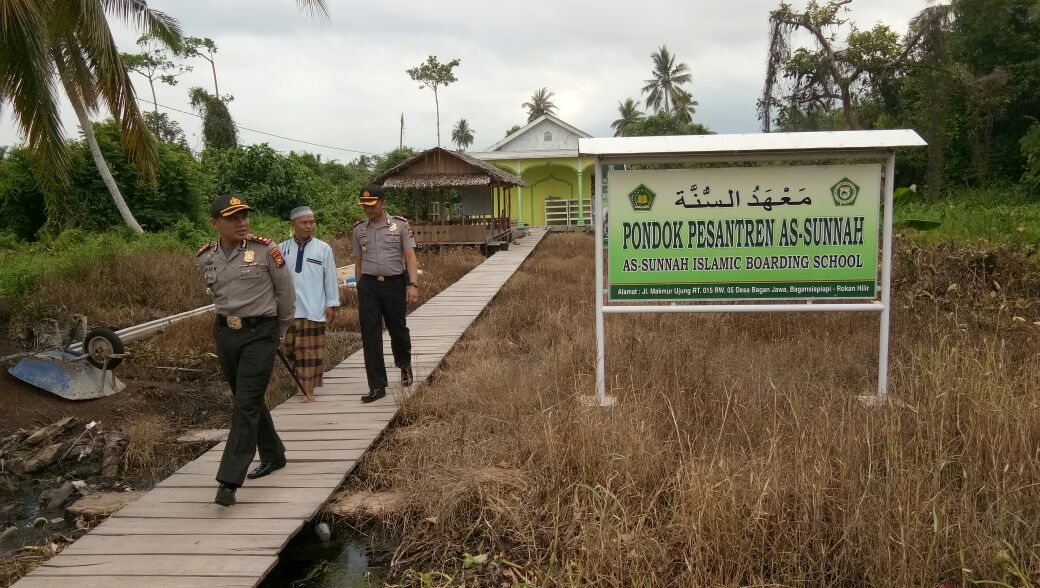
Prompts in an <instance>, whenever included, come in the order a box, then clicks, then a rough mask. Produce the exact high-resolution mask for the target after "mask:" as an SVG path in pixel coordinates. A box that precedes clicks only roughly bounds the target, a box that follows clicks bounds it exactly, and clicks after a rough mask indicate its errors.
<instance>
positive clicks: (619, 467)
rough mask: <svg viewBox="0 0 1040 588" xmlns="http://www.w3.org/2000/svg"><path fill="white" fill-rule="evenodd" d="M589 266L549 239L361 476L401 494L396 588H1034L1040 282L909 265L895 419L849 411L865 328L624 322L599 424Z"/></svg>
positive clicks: (861, 408)
mask: <svg viewBox="0 0 1040 588" xmlns="http://www.w3.org/2000/svg"><path fill="white" fill-rule="evenodd" d="M592 247H593V244H592V239H591V238H590V237H588V236H578V235H568V236H550V237H549V238H548V239H547V240H546V242H544V243H543V245H542V246H540V247H539V249H538V250H537V251H536V252H535V253H534V254H533V256H532V258H531V259H530V260H529V261H528V262H527V263H526V264H525V265H524V267H523V268H521V271H520V272H518V273H517V274H516V275H515V276H514V278H513V279H512V280H511V281H510V282H509V283H508V284H507V286H506V287H505V289H504V290H503V292H502V293H501V294H500V296H499V298H497V299H496V300H495V301H494V303H493V304H492V305H491V306H490V307H489V309H488V311H487V312H486V314H485V315H484V316H483V317H482V318H481V319H480V320H479V321H478V322H477V323H476V324H475V325H474V327H473V328H471V330H470V331H469V332H468V333H467V335H466V336H465V338H464V339H463V340H462V341H461V342H460V345H459V346H458V348H457V349H456V351H454V352H452V353H451V354H450V355H449V356H448V357H447V359H446V363H445V364H444V368H443V369H442V370H441V371H439V372H438V373H437V374H436V376H435V379H434V380H433V381H432V382H431V384H430V385H429V386H428V387H427V388H426V389H425V390H423V391H422V392H421V393H420V394H418V395H417V396H415V397H414V399H413V400H412V401H410V402H409V403H408V405H407V406H406V408H405V410H404V413H403V415H402V417H403V418H402V423H401V425H402V426H401V427H399V428H397V429H395V430H392V431H390V432H389V433H388V435H387V436H386V437H385V439H384V441H383V442H382V443H381V444H380V446H379V448H378V449H377V450H376V451H375V452H373V453H372V454H370V455H369V457H368V458H367V460H366V463H365V466H364V468H363V470H362V477H361V478H360V479H359V480H356V481H355V482H354V484H355V485H356V486H357V487H359V488H366V489H372V490H393V491H395V492H402V493H404V495H406V496H407V497H408V498H409V503H410V508H408V509H406V510H405V511H404V512H402V513H399V514H396V515H394V516H391V517H390V518H389V520H388V522H387V523H386V525H387V527H388V529H389V531H390V532H391V533H392V534H393V535H394V536H395V537H396V538H397V539H398V540H399V544H398V545H399V546H398V549H397V552H396V553H395V559H394V562H395V563H394V573H395V574H396V576H397V578H398V579H399V580H400V581H401V582H403V583H404V584H408V585H420V584H422V583H423V582H425V580H422V578H428V579H430V580H431V581H432V580H435V579H436V578H441V580H443V579H444V578H449V579H450V580H451V582H450V583H453V585H457V584H459V583H467V582H468V583H472V582H478V583H479V582H484V581H485V580H486V581H493V582H495V583H496V584H497V583H498V582H499V580H501V578H500V577H499V576H498V575H493V576H488V575H487V574H488V573H489V569H490V568H489V567H488V566H489V565H490V564H491V563H494V564H495V566H497V567H495V568H494V572H495V574H500V573H501V572H502V570H503V569H507V568H508V569H512V570H517V571H516V572H515V573H514V577H515V578H517V579H516V581H517V582H520V583H521V584H523V582H531V583H532V585H539V586H543V585H544V586H554V585H576V584H597V585H611V586H620V585H661V586H679V585H682V586H748V585H754V586H763V585H785V586H790V585H819V586H862V585H874V586H936V585H939V584H942V583H944V582H950V583H952V584H954V585H961V586H967V585H969V584H971V583H973V582H978V581H982V580H991V581H1001V582H1006V583H1007V584H1008V585H1010V586H1026V585H1028V584H1027V583H1026V581H1025V580H1023V578H1027V579H1031V581H1033V582H1036V581H1037V576H1038V575H1040V547H1038V546H1040V525H1037V524H1036V522H1037V521H1038V520H1040V355H1038V352H1040V326H1037V325H1034V324H1033V322H1034V321H1040V312H1038V308H1037V306H1036V305H1035V303H1033V302H1031V301H1030V300H1029V299H1030V298H1033V294H1032V292H1033V290H1032V288H1033V286H1032V284H1035V283H1036V282H1035V280H1036V277H1037V276H1036V275H1035V274H1031V273H1029V272H1031V271H1033V270H1031V269H1029V267H1026V266H1019V267H1018V268H1015V267H1014V266H1013V265H1011V264H1006V263H1004V262H1003V261H1001V260H1000V259H998V260H996V261H994V264H995V265H993V266H992V267H994V268H1003V269H1002V270H1000V271H990V272H989V273H986V272H979V271H977V270H978V267H979V266H978V265H977V264H976V263H975V262H973V261H971V260H972V259H976V258H973V257H972V256H963V255H961V254H960V253H958V250H956V249H950V250H941V249H940V250H920V251H916V252H914V251H913V250H911V251H909V252H906V251H905V250H904V253H902V254H901V255H907V254H910V255H911V257H910V258H909V259H907V258H903V259H902V260H901V263H902V264H903V265H901V266H900V268H901V269H900V270H899V273H898V275H899V276H900V281H899V283H898V286H899V290H898V292H897V297H896V298H897V300H898V301H899V305H898V306H897V309H896V313H895V316H894V317H893V339H892V352H891V360H892V361H891V363H892V374H891V388H890V390H891V394H892V395H893V397H895V398H896V399H898V400H899V401H900V402H899V403H893V404H890V405H888V406H886V407H883V408H871V407H868V406H865V405H863V404H861V403H860V402H858V401H857V400H856V396H857V395H861V394H873V393H874V391H875V386H876V370H877V328H878V323H877V319H876V317H870V316H865V315H861V314H851V313H850V314H834V315H826V316H824V315H813V316H794V315H769V316H751V315H718V316H682V315H652V316H650V315H648V316H611V317H608V321H607V334H608V339H607V371H608V374H610V383H609V386H610V390H611V393H612V394H614V395H616V396H617V397H618V400H619V403H618V406H617V407H615V408H613V409H611V410H599V409H588V408H586V407H584V406H583V405H582V404H581V403H580V402H579V399H580V397H581V396H583V395H588V394H592V393H593V391H594V381H593V371H592V370H593V366H594V361H593V359H594V339H593V332H592V325H593V320H592V304H593V295H592V286H593V280H592V270H593V265H592V263H591V258H592V253H593V252H592ZM915 256H916V257H915ZM997 257H998V258H1000V257H1001V254H999V253H998V254H997ZM983 258H985V256H983V257H982V258H978V259H983ZM914 260H918V261H925V262H927V264H931V267H934V271H935V272H936V273H937V274H939V275H944V276H946V277H945V278H943V279H945V280H949V282H950V283H958V284H959V285H960V287H961V288H963V291H964V292H965V294H964V295H963V296H961V295H957V296H949V295H948V294H949V290H950V289H949V286H948V285H947V286H945V288H946V292H944V293H942V296H935V295H934V294H935V292H936V285H937V284H939V282H935V281H930V280H931V278H928V277H927V274H929V273H930V272H932V271H933V270H932V269H930V268H929V265H923V266H920V267H918V268H917V269H918V271H916V273H912V274H908V273H903V272H907V271H908V269H907V268H913V267H914V266H913V263H914ZM958 264H961V265H960V267H963V268H966V269H965V271H964V272H960V273H957V272H954V275H953V276H949V275H947V274H948V273H950V269H949V268H952V267H958ZM983 265H985V264H983ZM1002 272H1003V273H1002ZM969 276H974V278H973V279H970V280H969V279H966V278H967V277H969ZM998 276H999V277H998ZM990 278H994V279H996V280H997V281H998V283H999V284H1000V288H999V289H998V290H996V291H997V294H996V295H994V296H991V294H990V292H991V291H993V289H992V288H988V287H984V286H983V284H984V283H986V282H987V281H988V280H989V279H990ZM940 281H941V280H940ZM929 284H931V285H929ZM938 288H939V289H941V288H943V286H938ZM924 291H931V292H932V293H933V296H931V297H930V296H926V295H922V294H921V292H924ZM940 298H941V299H942V300H938V299H940ZM1019 298H1021V299H1022V300H1023V302H1022V304H1021V305H1020V306H1015V305H1016V304H1018V302H1017V301H1018V300H1019ZM1033 299H1035V298H1033ZM1002 307H1003V308H1005V310H1004V311H1001V310H1000V309H1001V308H1002ZM1012 307H1015V310H1014V311H1012V310H1011V308H1012ZM994 313H997V314H994ZM1000 313H1003V314H1000ZM1016 313H1021V314H1016ZM976 315H977V316H987V317H989V318H988V319H987V320H966V317H968V316H976ZM1016 316H1019V317H1020V318H1022V319H1023V320H1015V318H1014V317H1016ZM466 554H470V555H471V558H470V559H469V560H468V561H470V563H471V565H470V566H465V565H463V563H464V562H465V561H467V558H466V557H465V556H466ZM475 554H483V555H485V556H486V557H484V558H483V559H482V560H481V562H480V563H473V561H474V560H473V559H472V556H473V555H475ZM511 562H515V563H511ZM520 570H522V574H521V575H522V577H523V580H520V579H519V578H520V576H519V575H517V574H520ZM435 576H436V578H435ZM437 583H438V582H434V584H437Z"/></svg>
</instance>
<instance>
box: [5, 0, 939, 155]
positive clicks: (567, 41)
mask: <svg viewBox="0 0 1040 588" xmlns="http://www.w3.org/2000/svg"><path fill="white" fill-rule="evenodd" d="M330 4H331V13H332V14H331V21H329V22H321V21H316V20H313V19H311V18H309V17H308V16H306V15H305V14H301V13H299V12H298V11H297V9H296V3H295V2H293V1H292V0H205V1H203V0H152V1H151V2H150V5H151V6H153V7H154V8H157V9H160V10H163V11H165V12H167V13H169V14H170V15H172V16H174V17H176V18H179V19H180V20H181V22H182V24H183V26H184V30H185V33H186V34H188V35H194V36H200V37H211V38H213V39H214V40H215V41H216V42H217V44H218V45H219V47H220V51H219V53H218V54H217V73H218V76H219V80H220V88H221V91H222V92H224V93H230V94H233V95H234V96H235V101H234V102H232V103H231V105H230V109H231V113H232V115H233V116H234V117H235V120H236V121H237V122H238V123H239V124H240V125H242V126H245V127H249V128H253V129H260V130H264V131H268V132H271V133H274V134H278V135H284V136H288V137H295V138H300V139H306V140H309V141H313V142H315V143H321V144H324V145H331V146H338V147H347V148H353V149H360V150H364V151H370V152H384V151H386V150H388V149H391V148H393V147H396V146H397V141H398V125H399V121H400V116H401V113H402V112H403V113H404V115H405V127H406V128H405V143H406V144H409V145H412V146H415V147H420V148H421V147H428V146H431V145H433V144H435V143H436V136H435V122H434V100H433V95H432V92H431V91H429V90H419V89H418V87H417V84H416V83H415V82H412V81H411V80H410V79H409V78H408V76H407V74H406V73H405V69H407V68H409V67H412V66H415V65H417V64H419V63H420V62H422V61H423V60H425V58H426V56H427V55H437V56H439V57H440V58H441V60H442V61H446V60H449V59H451V58H455V57H457V58H459V59H461V60H462V64H461V66H460V67H459V68H458V69H457V70H456V71H457V75H458V77H459V82H457V83H455V84H452V85H450V86H448V87H446V88H443V89H442V90H441V92H440V98H441V139H442V143H445V144H447V143H449V139H450V135H451V126H452V125H453V124H454V123H455V122H456V121H457V120H458V119H459V118H463V117H464V118H466V119H468V120H469V122H470V125H471V126H472V127H473V128H474V129H475V130H476V142H475V145H474V147H475V148H482V147H486V146H488V145H491V144H493V143H495V142H496V141H498V140H499V139H501V138H502V136H503V134H504V132H505V130H506V129H507V128H509V127H511V126H512V125H514V124H517V123H523V122H524V112H523V110H522V109H521V108H520V105H521V103H522V102H524V101H525V100H526V99H527V97H529V96H530V95H531V93H532V92H533V91H534V90H536V89H537V88H540V87H542V86H547V87H548V88H549V89H551V90H552V91H553V92H555V94H556V95H555V98H554V101H555V102H556V104H557V106H558V107H559V114H560V116H561V117H562V118H564V119H565V120H567V121H568V122H570V123H572V124H574V125H575V126H577V127H579V128H582V129H584V130H586V131H588V132H590V133H592V134H593V135H608V134H609V133H610V127H609V125H610V121H612V120H613V119H614V118H616V114H617V110H616V109H617V103H618V101H619V100H623V99H625V98H627V97H632V98H636V99H640V98H641V97H640V95H639V88H640V87H642V85H643V80H644V79H645V78H646V77H647V76H648V72H649V69H650V53H651V52H652V51H654V50H655V49H656V48H657V47H658V46H660V45H662V44H666V45H667V46H668V48H669V49H670V50H671V51H672V52H673V53H675V54H676V55H677V56H678V57H679V59H680V60H681V61H684V62H686V63H688V64H689V65H690V68H691V70H692V73H693V85H692V90H693V93H694V97H695V99H696V100H698V101H699V102H700V106H699V107H698V110H697V116H696V119H697V120H698V122H701V123H704V124H706V125H708V126H709V127H712V128H713V129H715V130H716V131H718V132H753V131H755V130H756V129H757V128H758V121H757V120H756V118H755V100H756V98H757V97H758V94H759V92H760V90H761V83H762V75H763V71H764V62H765V50H766V48H765V45H766V35H767V30H768V27H767V22H766V21H767V18H768V13H769V10H771V9H773V8H775V7H776V6H777V2H776V1H769V0H732V1H725V0H711V1H700V2H692V1H685V2H683V1H678V0H675V1H663V0H647V1H643V2H635V3H633V2H618V1H616V0H608V1H604V2H590V1H586V0H570V1H561V0H557V1H555V2H550V1H546V0H531V1H529V2H526V3H519V4H517V3H513V4H509V3H487V2H477V1H475V0H441V1H440V2H436V3H415V2H405V1H403V0H386V1H384V2H377V1H375V0H360V1H357V0H355V1H350V2H347V1H333V2H331V3H330ZM796 5H797V3H796ZM926 5H927V4H926V2H925V0H912V1H906V0H860V1H859V2H857V3H855V4H853V5H852V12H851V16H853V17H854V20H855V21H856V22H857V23H858V24H859V25H860V26H861V27H863V28H866V27H870V26H873V25H874V24H875V23H877V22H884V23H887V24H889V25H890V26H892V27H893V28H895V29H896V30H897V31H898V32H904V31H905V28H906V23H907V22H908V21H909V19H910V18H911V17H912V16H913V15H914V14H916V13H917V12H918V11H920V10H921V9H922V8H924V7H925V6H926ZM116 35H117V41H118V42H119V44H120V47H121V48H122V49H123V50H124V51H133V50H134V49H135V46H134V41H135V39H136V37H137V33H136V32H134V31H130V30H126V29H125V28H124V27H122V26H118V27H116ZM193 64H194V65H195V71H193V72H191V73H190V74H188V75H186V76H184V77H183V78H182V82H181V83H180V84H179V85H177V86H175V87H172V88H171V87H168V86H161V87H159V88H157V93H158V97H159V102H160V104H165V105H168V106H172V107H175V108H179V109H182V110H190V109H189V108H188V105H187V99H186V91H187V89H188V88H189V87H190V86H192V85H200V86H202V87H204V88H207V89H212V83H213V82H212V77H211V74H210V71H209V64H208V63H206V62H204V61H201V60H194V63H193ZM138 90H139V92H140V96H141V97H142V98H150V93H149V92H148V89H147V85H146V84H144V83H142V84H140V85H139V86H138ZM170 114H171V116H172V117H173V118H174V119H175V120H177V121H179V122H180V124H181V125H182V126H183V127H184V129H185V131H186V133H187V134H188V135H189V141H190V142H191V143H192V144H193V145H196V146H198V145H200V144H201V140H200V139H199V136H198V134H199V120H198V119H196V118H193V117H191V116H189V115H183V114H178V113H170ZM64 120H65V124H66V126H67V129H69V130H70V132H74V129H75V117H74V116H73V114H72V112H71V110H70V109H66V112H65V113H64ZM19 140H20V139H19V137H18V133H17V129H16V128H15V127H14V125H13V123H12V121H11V119H10V118H9V117H8V116H6V115H3V116H2V117H0V144H10V143H15V142H18V141H19ZM241 140H242V141H243V142H248V143H252V142H261V141H267V142H269V143H271V145H272V146H273V147H275V148H276V149H280V150H284V151H288V150H290V149H296V150H303V151H313V152H318V153H321V154H322V155H323V156H325V157H327V158H334V159H339V160H349V159H352V158H353V157H355V156H356V154H353V153H349V152H342V151H337V150H332V149H325V148H319V147H313V146H308V145H304V144H300V143H294V142H292V141H286V140H283V139H276V138H271V137H265V136H262V135H258V134H255V133H252V132H248V131H245V130H243V131H242V133H241Z"/></svg>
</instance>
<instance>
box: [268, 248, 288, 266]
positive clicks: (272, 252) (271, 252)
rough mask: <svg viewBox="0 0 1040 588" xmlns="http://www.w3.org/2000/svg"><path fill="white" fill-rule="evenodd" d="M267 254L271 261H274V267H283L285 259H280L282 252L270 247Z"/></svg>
mask: <svg viewBox="0 0 1040 588" xmlns="http://www.w3.org/2000/svg"><path fill="white" fill-rule="evenodd" d="M267 254H268V255H270V256H271V259H273V260H274V265H275V267H282V266H283V265H285V258H283V257H282V250H281V249H279V248H277V247H272V248H271V249H270V250H269V251H268V252H267Z"/></svg>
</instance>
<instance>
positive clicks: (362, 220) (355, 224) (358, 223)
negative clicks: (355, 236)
mask: <svg viewBox="0 0 1040 588" xmlns="http://www.w3.org/2000/svg"><path fill="white" fill-rule="evenodd" d="M363 222H365V219H361V220H359V221H358V222H356V223H354V224H353V226H355V227H356V226H358V225H360V224H361V223H363Z"/></svg>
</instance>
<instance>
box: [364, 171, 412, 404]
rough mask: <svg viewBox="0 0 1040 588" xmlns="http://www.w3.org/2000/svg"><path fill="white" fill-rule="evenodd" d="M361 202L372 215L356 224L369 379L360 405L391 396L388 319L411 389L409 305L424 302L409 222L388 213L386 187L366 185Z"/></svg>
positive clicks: (403, 374) (398, 361)
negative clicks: (385, 334) (386, 334)
mask: <svg viewBox="0 0 1040 588" xmlns="http://www.w3.org/2000/svg"><path fill="white" fill-rule="evenodd" d="M358 201H359V202H360V204H361V207H362V208H363V209H364V211H365V216H367V217H368V220H362V221H358V222H357V224H355V225H354V277H355V279H356V280H357V294H358V313H359V315H360V320H361V342H362V346H363V347H364V350H365V372H366V373H367V375H368V394H366V395H365V396H362V397H361V401H362V402H373V401H375V400H379V399H380V398H382V397H383V396H385V395H386V386H387V378H386V364H385V363H384V360H383V322H384V321H386V329H387V331H389V332H390V347H391V349H393V352H394V364H395V365H396V366H397V367H399V368H401V384H402V385H404V386H411V385H412V339H411V335H410V333H409V332H408V326H407V325H406V324H405V313H406V311H407V304H408V303H409V302H415V301H416V300H418V298H419V283H418V282H417V281H416V280H417V275H418V262H417V261H416V258H415V237H414V236H413V235H412V229H411V228H410V227H409V226H408V219H406V218H404V217H400V216H388V215H387V214H386V198H385V196H384V194H383V188H382V186H377V185H370V186H366V187H365V188H364V189H363V190H362V191H361V197H360V198H359V199H358Z"/></svg>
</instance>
